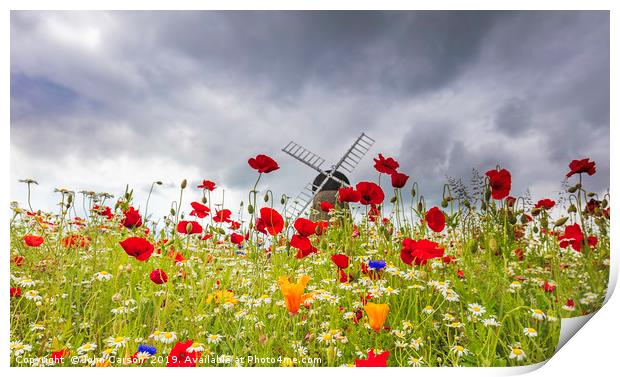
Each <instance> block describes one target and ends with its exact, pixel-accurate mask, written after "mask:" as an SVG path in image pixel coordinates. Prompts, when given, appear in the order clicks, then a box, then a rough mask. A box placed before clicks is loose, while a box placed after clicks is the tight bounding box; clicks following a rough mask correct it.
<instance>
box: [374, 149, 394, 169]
mask: <svg viewBox="0 0 620 377" xmlns="http://www.w3.org/2000/svg"><path fill="white" fill-rule="evenodd" d="M374 160H375V169H377V171H378V172H379V173H385V174H394V173H396V169H398V167H399V166H400V165H399V164H398V162H396V160H394V159H393V158H392V157H388V158H384V157H383V155H382V154H381V153H379V158H375V159H374Z"/></svg>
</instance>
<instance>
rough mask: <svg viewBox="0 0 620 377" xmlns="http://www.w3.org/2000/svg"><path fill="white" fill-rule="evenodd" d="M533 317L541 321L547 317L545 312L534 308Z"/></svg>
mask: <svg viewBox="0 0 620 377" xmlns="http://www.w3.org/2000/svg"><path fill="white" fill-rule="evenodd" d="M532 317H533V318H535V319H537V320H539V321H542V320H543V319H545V313H544V312H543V311H542V310H540V309H532Z"/></svg>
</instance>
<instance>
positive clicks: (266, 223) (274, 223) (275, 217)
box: [256, 208, 284, 236]
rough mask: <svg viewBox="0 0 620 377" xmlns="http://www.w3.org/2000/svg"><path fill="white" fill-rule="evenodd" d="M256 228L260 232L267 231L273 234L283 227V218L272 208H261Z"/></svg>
mask: <svg viewBox="0 0 620 377" xmlns="http://www.w3.org/2000/svg"><path fill="white" fill-rule="evenodd" d="M256 229H257V230H258V231H259V232H261V233H265V234H267V233H269V234H271V235H272V236H275V235H276V234H279V233H280V232H281V231H282V229H284V218H283V217H282V215H280V213H279V212H278V211H276V210H275V209H273V208H261V209H260V218H258V220H257V222H256Z"/></svg>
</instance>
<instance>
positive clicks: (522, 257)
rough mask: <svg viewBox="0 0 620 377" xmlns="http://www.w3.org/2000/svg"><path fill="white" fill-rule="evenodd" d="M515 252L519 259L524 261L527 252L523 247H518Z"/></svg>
mask: <svg viewBox="0 0 620 377" xmlns="http://www.w3.org/2000/svg"><path fill="white" fill-rule="evenodd" d="M514 253H515V256H516V257H517V259H518V260H519V261H522V260H523V259H524V258H525V253H524V252H523V250H521V249H516V250H515V251H514Z"/></svg>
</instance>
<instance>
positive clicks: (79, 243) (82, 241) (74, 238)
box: [61, 234, 91, 248]
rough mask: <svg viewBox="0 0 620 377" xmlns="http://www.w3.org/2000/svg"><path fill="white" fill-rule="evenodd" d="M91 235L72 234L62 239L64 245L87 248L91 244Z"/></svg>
mask: <svg viewBox="0 0 620 377" xmlns="http://www.w3.org/2000/svg"><path fill="white" fill-rule="evenodd" d="M90 241H91V240H90V237H88V236H82V235H80V234H70V235H68V236H66V237H65V238H63V239H62V241H61V242H62V245H63V246H64V247H68V248H72V247H81V248H85V247H88V245H90Z"/></svg>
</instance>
